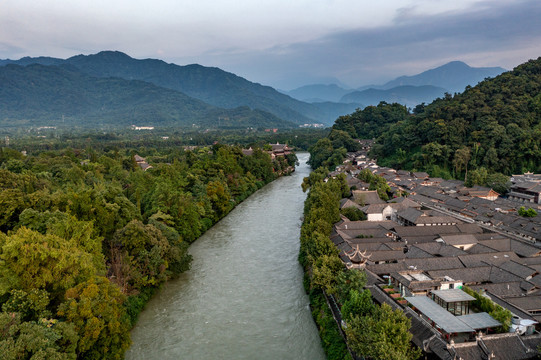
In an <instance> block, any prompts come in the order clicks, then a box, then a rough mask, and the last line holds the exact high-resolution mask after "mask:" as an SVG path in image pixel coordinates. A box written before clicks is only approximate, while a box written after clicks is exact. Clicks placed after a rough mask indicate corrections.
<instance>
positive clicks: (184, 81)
mask: <svg viewBox="0 0 541 360" xmlns="http://www.w3.org/2000/svg"><path fill="white" fill-rule="evenodd" d="M503 71H504V69H502V68H472V67H469V66H468V65H466V64H464V63H462V62H457V61H455V62H451V63H449V64H446V65H443V66H441V67H438V68H436V69H431V70H427V71H425V72H423V73H421V74H418V75H415V76H402V77H399V78H397V79H395V80H393V81H390V82H388V83H386V84H384V85H382V86H377V87H372V88H369V89H362V88H361V89H357V90H354V89H344V88H342V87H340V86H338V85H318V84H316V85H308V86H304V87H301V88H298V89H295V90H292V91H290V92H287V93H285V94H284V93H282V92H279V91H277V90H275V89H273V88H272V87H270V86H264V85H261V84H258V83H254V82H250V81H249V80H246V79H244V78H242V77H240V76H237V75H235V74H233V73H230V72H226V71H224V70H221V69H219V68H216V67H206V66H201V65H197V64H192V65H185V66H180V65H176V64H169V63H166V62H164V61H162V60H157V59H143V60H139V59H134V58H132V57H130V56H128V55H126V54H124V53H122V52H119V51H102V52H100V53H97V54H93V55H77V56H73V57H71V58H68V59H59V58H52V57H44V56H41V57H35V58H30V57H24V58H21V59H19V60H0V79H1V80H2V83H1V84H2V85H1V87H0V95H1V97H0V106H1V109H0V124H19V125H28V124H38V123H39V124H45V123H51V121H53V122H54V121H59V119H62V122H63V123H66V122H67V123H69V124H72V125H80V124H85V125H89V124H102V125H106V124H110V125H118V126H125V125H127V124H133V123H136V124H150V125H157V124H160V125H164V126H165V125H167V126H173V125H175V126H205V127H226V128H235V127H237V128H241V127H281V128H284V127H286V128H287V127H296V126H299V125H301V124H310V123H322V124H325V125H331V124H332V123H333V122H334V120H335V119H336V118H337V117H339V116H341V115H345V114H349V113H351V112H353V111H355V109H357V108H363V107H365V106H368V105H376V104H378V103H379V102H380V101H386V102H398V103H401V104H405V105H406V106H409V107H414V106H415V105H417V104H419V103H422V102H425V103H429V102H431V101H432V100H434V99H435V98H438V97H442V96H443V95H444V93H445V92H450V91H455V90H456V89H459V88H460V87H462V90H463V88H464V87H466V86H467V85H475V84H476V83H477V82H478V81H480V80H482V79H484V78H486V77H491V76H495V75H497V74H498V73H501V72H503Z"/></svg>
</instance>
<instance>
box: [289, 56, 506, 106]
mask: <svg viewBox="0 0 541 360" xmlns="http://www.w3.org/2000/svg"><path fill="white" fill-rule="evenodd" d="M504 71H506V70H505V69H503V68H501V67H486V68H475V67H471V66H469V65H467V64H466V63H464V62H461V61H452V62H449V63H447V64H445V65H442V66H439V67H437V68H434V69H430V70H427V71H424V72H422V73H420V74H417V75H413V76H400V77H398V78H396V79H394V80H391V81H389V82H387V83H385V84H383V85H366V86H361V87H359V88H357V89H346V88H343V87H340V86H338V85H335V84H329V85H323V84H313V85H306V86H302V87H299V88H297V89H293V90H291V91H287V92H285V93H286V94H288V95H290V96H292V97H294V98H296V99H299V100H303V101H307V102H321V101H336V102H341V103H352V102H355V103H360V104H362V105H363V106H368V105H377V104H378V103H379V102H380V101H386V102H398V103H400V104H403V105H406V106H408V107H414V106H415V105H417V104H420V103H423V102H425V103H429V102H431V101H433V100H434V99H436V98H438V97H442V96H443V95H444V94H445V93H446V92H448V93H451V94H452V93H455V92H463V91H464V89H465V88H466V86H475V85H477V84H478V83H479V82H480V81H483V80H484V79H486V78H492V77H495V76H497V75H499V74H501V73H503V72H504Z"/></svg>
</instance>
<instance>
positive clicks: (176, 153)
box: [0, 145, 295, 359]
mask: <svg viewBox="0 0 541 360" xmlns="http://www.w3.org/2000/svg"><path fill="white" fill-rule="evenodd" d="M135 155H136V152H135V150H134V149H133V148H126V149H123V150H118V149H113V150H108V151H102V150H96V149H93V148H90V147H88V148H87V149H71V148H65V149H63V150H61V151H43V152H36V153H35V154H29V155H28V156H25V155H23V154H22V153H20V152H18V151H15V150H13V149H10V148H0V306H1V312H0V329H2V331H0V354H1V356H0V357H2V359H29V358H32V359H106V358H107V359H122V358H123V354H124V352H125V350H126V349H127V348H128V346H129V345H130V335H129V330H130V328H131V327H132V326H133V324H134V323H135V321H136V318H137V315H138V314H139V312H140V311H141V310H142V308H143V306H144V304H145V303H146V301H148V299H149V297H150V296H151V295H152V293H153V292H154V291H155V290H156V289H157V288H158V287H159V286H160V284H162V283H163V282H164V281H166V280H167V279H168V278H170V277H173V276H176V275H178V274H179V273H181V272H183V271H185V270H187V269H189V267H190V261H191V257H190V255H189V254H188V252H187V248H188V244H190V243H191V242H193V241H194V240H195V239H196V238H197V237H198V236H199V235H201V234H202V233H203V232H204V231H206V230H207V229H208V228H209V227H211V226H212V225H213V224H214V223H215V222H217V221H218V220H220V219H221V218H222V217H224V216H225V215H226V214H227V213H228V212H229V211H230V210H231V209H232V208H233V207H234V206H235V205H236V204H238V203H239V202H240V201H242V200H243V199H245V198H246V197H247V196H249V195H250V194H251V193H253V192H254V191H256V190H257V189H258V188H260V187H261V186H263V185H264V184H265V183H267V182H269V181H271V180H273V179H274V178H275V177H276V176H277V174H278V173H280V172H281V171H282V170H283V169H285V167H286V166H288V159H286V158H284V157H282V158H279V159H278V160H271V158H270V155H269V154H268V153H266V152H264V151H262V150H260V149H255V151H254V152H253V155H251V156H244V155H243V154H242V152H241V149H240V148H238V147H231V146H224V145H215V146H213V147H212V148H209V147H205V148H199V149H196V150H194V151H183V150H182V149H179V148H178V147H171V148H168V149H161V150H160V151H157V150H150V149H149V150H147V153H140V155H144V156H145V157H146V161H147V162H148V163H146V164H149V165H151V168H149V169H148V170H147V171H143V170H142V168H143V167H142V166H141V165H140V164H138V163H136V160H138V161H140V162H141V161H144V159H143V160H141V159H140V158H139V157H136V156H135ZM288 157H289V164H290V163H291V162H294V161H295V157H294V155H288ZM144 167H147V166H144Z"/></svg>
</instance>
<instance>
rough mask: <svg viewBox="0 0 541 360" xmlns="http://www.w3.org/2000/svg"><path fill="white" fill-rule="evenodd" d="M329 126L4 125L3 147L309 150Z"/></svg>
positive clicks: (0, 133)
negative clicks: (101, 127) (273, 146)
mask: <svg viewBox="0 0 541 360" xmlns="http://www.w3.org/2000/svg"><path fill="white" fill-rule="evenodd" d="M328 134H329V129H311V128H295V129H287V130H280V131H277V132H273V131H271V129H268V131H265V130H257V129H229V130H224V129H221V130H217V129H214V130H212V129H179V128H175V127H164V128H161V127H159V128H155V129H154V130H141V131H137V130H131V129H130V128H123V129H116V130H114V131H107V132H105V131H100V130H96V131H91V130H87V129H74V128H71V127H55V128H40V127H31V128H1V127H0V146H9V147H10V148H13V149H17V150H19V151H23V150H24V151H27V152H29V153H33V152H35V151H44V150H62V149H64V148H65V147H66V146H70V147H72V148H83V149H86V148H88V147H91V148H93V149H100V150H103V151H106V152H107V151H110V150H119V149H128V148H130V149H137V150H138V151H140V152H141V153H145V154H149V153H150V154H151V153H152V152H153V151H161V150H167V149H168V148H171V147H174V146H178V147H186V146H188V147H189V146H212V145H214V144H216V143H220V144H227V145H236V146H242V147H244V148H246V149H247V148H249V147H259V148H263V147H266V146H268V145H269V144H276V143H280V144H288V145H289V146H290V147H294V148H295V149H297V150H305V151H306V150H308V149H309V148H310V147H311V146H313V145H314V144H315V143H316V142H317V141H318V140H320V139H322V138H324V137H326V136H327V135H328Z"/></svg>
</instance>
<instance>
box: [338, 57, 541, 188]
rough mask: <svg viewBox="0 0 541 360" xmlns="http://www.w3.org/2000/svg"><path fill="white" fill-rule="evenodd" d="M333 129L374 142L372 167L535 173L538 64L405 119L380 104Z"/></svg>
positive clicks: (539, 137) (539, 129)
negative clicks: (374, 164)
mask: <svg viewBox="0 0 541 360" xmlns="http://www.w3.org/2000/svg"><path fill="white" fill-rule="evenodd" d="M333 128H334V129H335V130H344V131H346V132H348V133H349V134H351V136H353V137H359V138H377V144H376V145H375V146H374V148H373V155H374V156H376V157H377V158H378V163H379V164H380V165H386V166H392V167H395V168H406V169H417V170H426V171H428V172H430V173H432V174H433V176H444V177H457V178H462V179H464V177H465V174H466V171H471V170H476V171H477V172H478V174H477V175H479V173H480V174H485V175H486V174H487V173H488V174H490V173H496V172H497V173H503V174H507V175H510V174H512V173H522V172H525V171H533V172H541V58H539V59H537V60H531V61H529V62H527V63H525V64H522V65H520V66H518V67H517V68H515V69H514V70H513V71H510V72H506V73H504V74H502V75H499V76H498V77H496V78H494V79H489V80H485V81H483V82H482V83H480V84H479V85H477V86H475V87H468V88H467V89H466V91H465V92H464V93H462V94H456V95H455V96H451V95H446V96H445V97H444V98H440V99H437V100H436V101H434V102H433V103H431V104H430V105H427V106H422V105H420V106H417V107H416V108H415V109H414V110H413V114H408V112H407V109H406V108H404V107H401V106H400V105H397V104H393V105H389V104H380V105H378V106H377V107H367V108H366V109H364V110H362V111H357V112H355V113H353V114H351V115H349V116H345V117H341V118H339V119H338V120H337V121H336V124H335V125H334V127H333ZM481 182H482V181H481Z"/></svg>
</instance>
